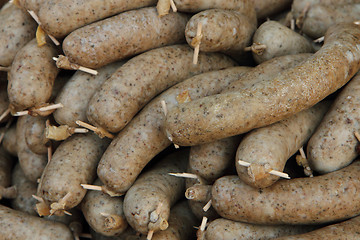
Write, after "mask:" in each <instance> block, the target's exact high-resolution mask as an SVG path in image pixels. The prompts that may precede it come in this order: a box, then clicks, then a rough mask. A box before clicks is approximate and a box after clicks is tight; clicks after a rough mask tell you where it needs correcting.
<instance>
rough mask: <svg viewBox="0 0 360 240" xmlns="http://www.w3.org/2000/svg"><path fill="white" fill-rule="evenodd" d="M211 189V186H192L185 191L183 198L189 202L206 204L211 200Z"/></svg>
mask: <svg viewBox="0 0 360 240" xmlns="http://www.w3.org/2000/svg"><path fill="white" fill-rule="evenodd" d="M211 188H212V185H204V184H194V185H193V186H191V187H188V188H187V189H186V192H185V197H186V198H187V199H189V200H193V201H197V202H205V203H206V202H208V201H209V200H210V199H211Z"/></svg>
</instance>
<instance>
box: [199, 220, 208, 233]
mask: <svg viewBox="0 0 360 240" xmlns="http://www.w3.org/2000/svg"><path fill="white" fill-rule="evenodd" d="M207 220H208V218H207V217H203V218H202V221H201V225H200V229H199V230H200V231H205V227H206V223H207Z"/></svg>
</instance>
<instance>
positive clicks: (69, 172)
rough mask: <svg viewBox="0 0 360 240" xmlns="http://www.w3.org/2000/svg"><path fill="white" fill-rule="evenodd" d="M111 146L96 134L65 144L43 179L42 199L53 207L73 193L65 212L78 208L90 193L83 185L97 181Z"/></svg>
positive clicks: (77, 137) (75, 138) (57, 150)
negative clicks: (53, 204)
mask: <svg viewBox="0 0 360 240" xmlns="http://www.w3.org/2000/svg"><path fill="white" fill-rule="evenodd" d="M107 145H108V140H107V139H100V138H99V137H98V136H97V135H95V134H93V133H87V134H78V135H74V136H71V137H70V138H68V139H67V140H65V141H64V142H62V143H61V144H60V146H59V147H58V148H57V149H56V151H55V152H54V154H53V157H52V159H51V161H50V162H49V164H48V165H47V166H46V169H45V170H44V174H43V175H42V176H41V180H40V183H39V187H38V196H39V197H43V198H44V200H45V201H46V202H47V203H48V204H51V203H54V202H58V201H60V200H61V199H62V198H63V197H64V196H65V195H66V194H68V193H69V194H70V197H69V198H67V200H66V202H65V206H64V209H65V210H67V209H71V208H73V207H75V206H77V205H78V204H79V203H80V202H81V200H82V199H83V198H84V196H85V194H86V190H85V189H83V188H82V187H81V186H80V184H82V183H84V184H90V183H92V182H93V181H94V179H95V177H96V166H97V163H98V161H99V159H100V157H101V155H102V153H103V152H104V150H105V148H106V147H107ZM64 209H59V211H58V212H57V213H58V214H61V210H64Z"/></svg>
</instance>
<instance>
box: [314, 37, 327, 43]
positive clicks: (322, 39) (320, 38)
mask: <svg viewBox="0 0 360 240" xmlns="http://www.w3.org/2000/svg"><path fill="white" fill-rule="evenodd" d="M324 39H325V37H324V36H322V37H319V38H317V39H315V40H314V41H313V42H314V43H321V42H323V41H324Z"/></svg>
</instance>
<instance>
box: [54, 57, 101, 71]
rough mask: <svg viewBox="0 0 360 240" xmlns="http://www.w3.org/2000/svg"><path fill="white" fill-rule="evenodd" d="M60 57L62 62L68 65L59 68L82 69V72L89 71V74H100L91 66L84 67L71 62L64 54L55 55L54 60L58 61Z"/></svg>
mask: <svg viewBox="0 0 360 240" xmlns="http://www.w3.org/2000/svg"><path fill="white" fill-rule="evenodd" d="M59 59H61V60H62V62H63V63H64V64H66V65H61V66H58V65H57V66H58V67H59V68H60V67H61V68H64V69H68V70H80V71H82V72H86V73H89V74H92V75H97V74H98V71H96V70H94V69H91V68H87V67H83V66H80V65H78V64H76V63H71V62H70V61H69V60H68V58H67V57H65V56H63V55H59V57H58V58H57V57H53V60H54V61H56V62H58V61H59Z"/></svg>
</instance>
